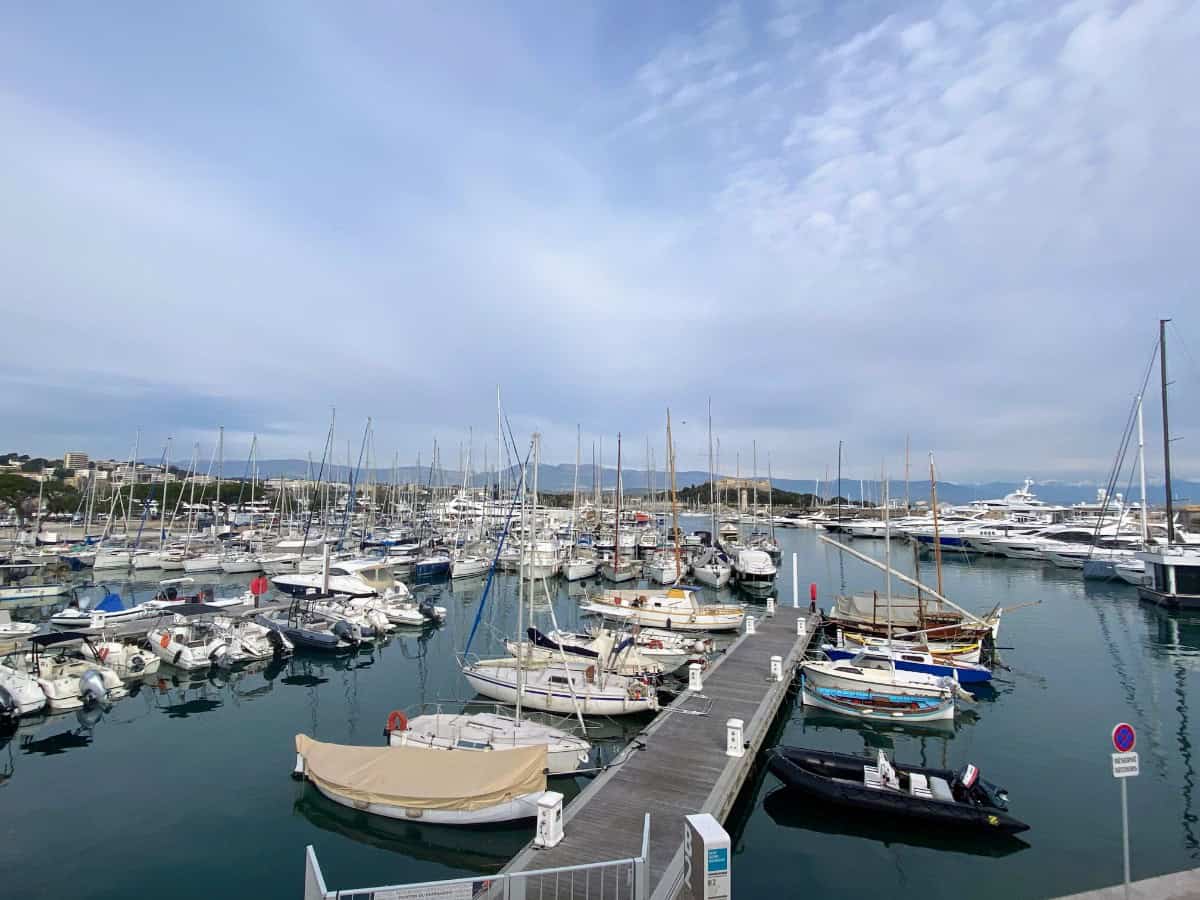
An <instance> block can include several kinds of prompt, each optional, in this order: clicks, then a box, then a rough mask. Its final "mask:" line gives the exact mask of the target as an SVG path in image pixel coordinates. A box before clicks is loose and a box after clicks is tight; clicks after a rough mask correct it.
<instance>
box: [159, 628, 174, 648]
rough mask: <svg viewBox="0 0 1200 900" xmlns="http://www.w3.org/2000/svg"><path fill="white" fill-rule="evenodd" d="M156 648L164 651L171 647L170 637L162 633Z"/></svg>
mask: <svg viewBox="0 0 1200 900" xmlns="http://www.w3.org/2000/svg"><path fill="white" fill-rule="evenodd" d="M158 646H160V647H162V648H163V649H164V650H166V649H167V648H168V647H170V646H171V635H170V634H168V633H167V632H165V631H164V632H163V636H162V637H161V638H159V639H158Z"/></svg>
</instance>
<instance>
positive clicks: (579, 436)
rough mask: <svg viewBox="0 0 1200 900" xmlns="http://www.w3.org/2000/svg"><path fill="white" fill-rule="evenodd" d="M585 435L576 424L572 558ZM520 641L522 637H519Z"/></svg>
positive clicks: (572, 554) (572, 497)
mask: <svg viewBox="0 0 1200 900" xmlns="http://www.w3.org/2000/svg"><path fill="white" fill-rule="evenodd" d="M582 442H583V435H582V433H581V429H580V426H579V423H576V424H575V482H574V484H573V485H572V486H571V531H570V532H569V533H570V535H571V550H572V553H571V556H574V555H575V553H574V550H575V519H576V517H577V516H578V515H579V453H580V450H581V449H582ZM517 639H518V640H519V639H520V635H517Z"/></svg>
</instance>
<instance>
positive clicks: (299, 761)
mask: <svg viewBox="0 0 1200 900" xmlns="http://www.w3.org/2000/svg"><path fill="white" fill-rule="evenodd" d="M292 777H293V778H295V779H296V780H297V781H303V780H304V757H303V756H301V755H300V754H299V753H297V754H296V768H294V769H292Z"/></svg>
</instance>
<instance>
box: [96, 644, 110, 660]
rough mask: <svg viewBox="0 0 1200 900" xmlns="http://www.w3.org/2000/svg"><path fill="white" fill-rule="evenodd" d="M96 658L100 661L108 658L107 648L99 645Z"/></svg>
mask: <svg viewBox="0 0 1200 900" xmlns="http://www.w3.org/2000/svg"><path fill="white" fill-rule="evenodd" d="M96 658H97V659H99V660H100V662H104V661H105V660H106V659H108V648H107V647H101V648H100V649H99V650H97V651H96Z"/></svg>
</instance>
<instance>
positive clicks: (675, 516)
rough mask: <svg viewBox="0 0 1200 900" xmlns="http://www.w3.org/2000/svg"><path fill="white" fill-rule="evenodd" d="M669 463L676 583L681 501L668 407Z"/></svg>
mask: <svg viewBox="0 0 1200 900" xmlns="http://www.w3.org/2000/svg"><path fill="white" fill-rule="evenodd" d="M667 465H668V466H670V469H671V526H672V528H673V529H674V530H675V583H676V584H678V583H679V579H680V578H682V577H683V571H682V568H681V566H680V564H679V501H678V498H677V497H676V495H675V444H674V443H672V441H671V410H670V409H669V408H668V409H667Z"/></svg>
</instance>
